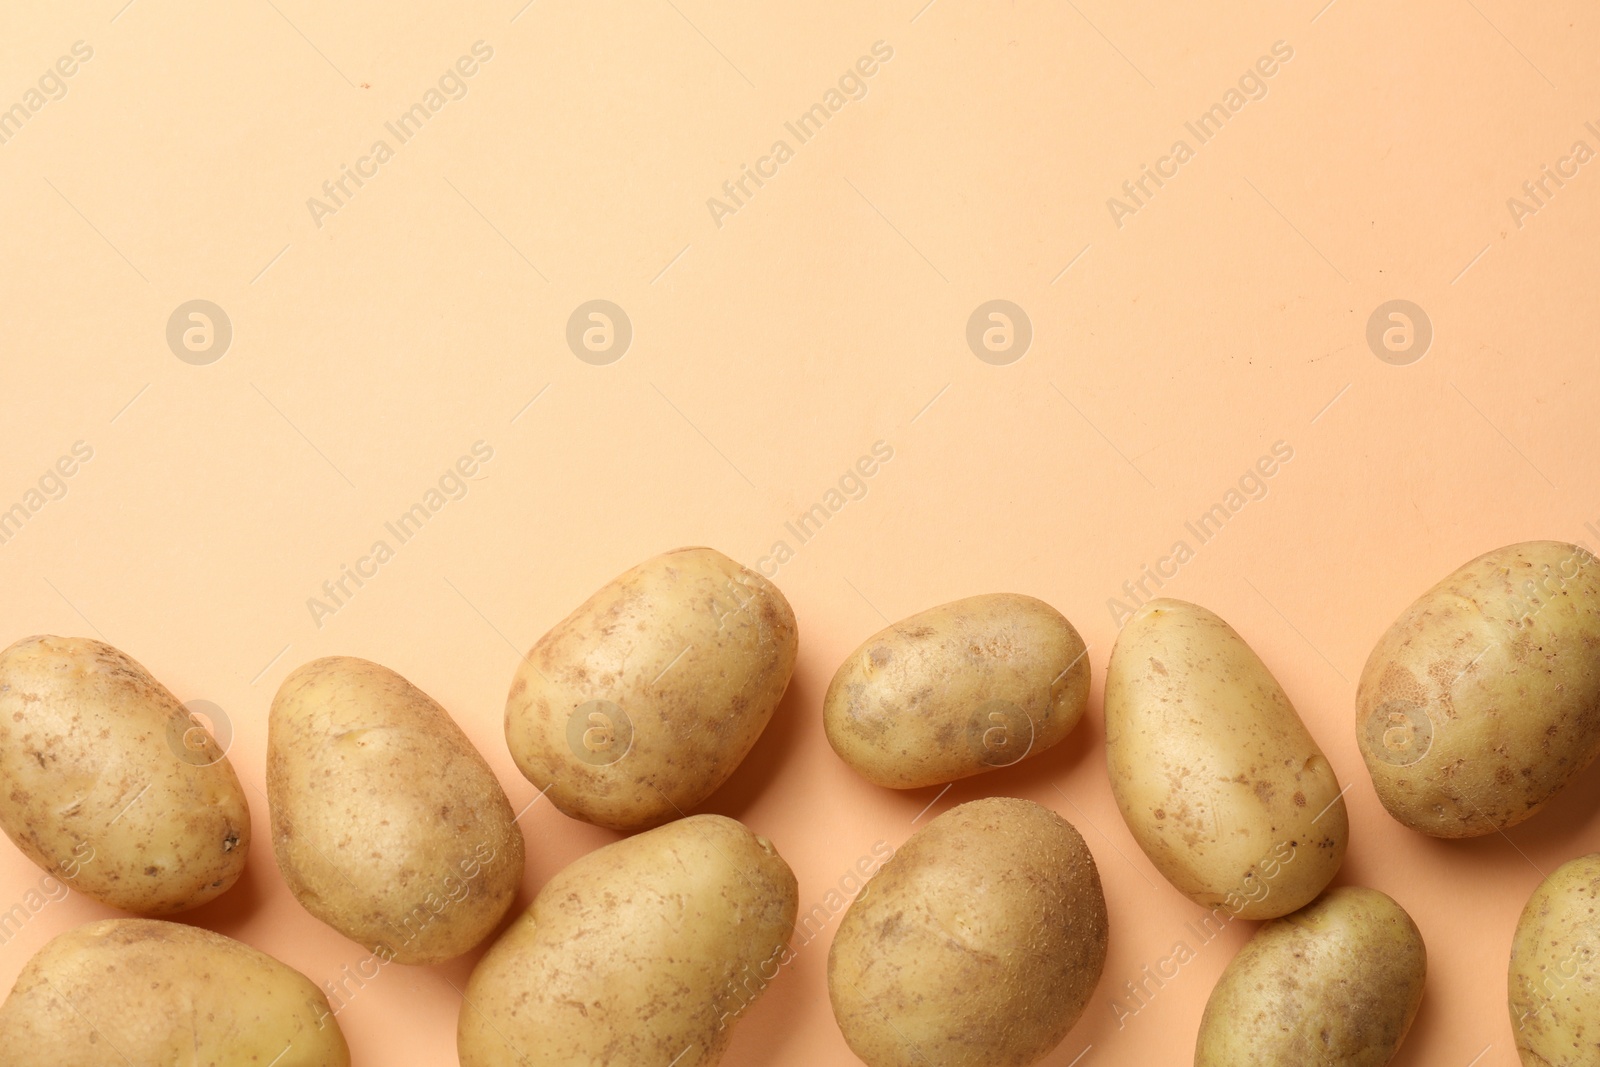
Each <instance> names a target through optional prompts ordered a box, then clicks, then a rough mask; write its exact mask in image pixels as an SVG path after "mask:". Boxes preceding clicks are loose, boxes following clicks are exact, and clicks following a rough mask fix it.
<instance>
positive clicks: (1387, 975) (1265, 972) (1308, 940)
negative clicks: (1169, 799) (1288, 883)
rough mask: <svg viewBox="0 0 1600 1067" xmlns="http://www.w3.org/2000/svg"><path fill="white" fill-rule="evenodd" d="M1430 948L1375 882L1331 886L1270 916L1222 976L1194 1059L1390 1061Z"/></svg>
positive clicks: (1205, 1065) (1274, 1064)
mask: <svg viewBox="0 0 1600 1067" xmlns="http://www.w3.org/2000/svg"><path fill="white" fill-rule="evenodd" d="M1427 971H1428V951H1427V948H1426V947H1425V946H1424V945H1423V943H1422V933H1421V931H1419V930H1418V929H1417V924H1416V923H1414V922H1412V921H1411V916H1409V915H1407V914H1406V912H1405V909H1403V908H1401V907H1400V905H1399V904H1396V903H1395V902H1394V901H1393V900H1391V899H1390V898H1389V897H1388V896H1386V895H1384V894H1383V893H1380V892H1378V891H1377V890H1376V889H1361V888H1357V887H1354V886H1341V887H1339V888H1337V889H1330V890H1328V891H1327V892H1326V893H1324V894H1322V895H1321V896H1320V897H1318V898H1317V899H1316V900H1314V901H1312V902H1311V903H1310V904H1308V905H1306V906H1305V907H1304V908H1301V909H1300V910H1299V911H1297V912H1294V913H1293V914H1291V915H1287V916H1285V917H1283V918H1281V919H1274V920H1272V921H1271V922H1269V923H1266V924H1264V925H1263V926H1262V927H1261V929H1259V930H1257V931H1256V932H1255V935H1254V936H1253V937H1251V938H1250V940H1249V941H1248V942H1246V943H1245V946H1244V948H1242V949H1240V950H1239V954H1238V955H1237V956H1235V957H1234V958H1233V960H1232V962H1230V963H1229V964H1228V966H1227V968H1226V969H1225V970H1224V971H1223V972H1222V977H1221V978H1219V979H1217V984H1216V987H1215V988H1214V989H1212V991H1211V999H1210V1000H1209V1001H1207V1002H1206V1010H1205V1015H1204V1016H1202V1017H1201V1020H1200V1036H1199V1038H1198V1040H1197V1041H1196V1042H1195V1053H1194V1065H1195V1067H1239V1065H1240V1064H1250V1065H1251V1067H1306V1065H1307V1064H1321V1063H1329V1064H1333V1063H1337V1064H1341V1065H1345V1067H1383V1065H1384V1064H1386V1063H1388V1062H1389V1061H1390V1060H1391V1059H1393V1058H1394V1055H1395V1053H1396V1052H1397V1051H1398V1050H1399V1048H1400V1043H1401V1042H1402V1041H1404V1040H1405V1036H1406V1032H1407V1031H1408V1030H1410V1029H1411V1023H1412V1020H1414V1019H1415V1018H1416V1017H1417V1009H1418V1007H1420V1006H1421V1004H1422V987H1423V981H1424V979H1425V978H1426V976H1427Z"/></svg>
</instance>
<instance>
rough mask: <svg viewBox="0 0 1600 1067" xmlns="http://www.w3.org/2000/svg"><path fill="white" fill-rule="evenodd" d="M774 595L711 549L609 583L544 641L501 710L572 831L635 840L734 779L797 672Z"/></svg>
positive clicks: (668, 556)
mask: <svg viewBox="0 0 1600 1067" xmlns="http://www.w3.org/2000/svg"><path fill="white" fill-rule="evenodd" d="M795 650H796V631H795V622H794V612H793V611H792V610H790V608H789V602H788V601H786V600H785V599H784V598H783V594H782V593H780V592H778V588H777V586H775V585H773V584H772V583H771V582H769V581H767V580H766V579H765V578H763V577H761V576H760V575H759V574H756V573H755V572H754V571H750V570H746V569H745V568H744V567H741V566H739V564H737V563H735V562H734V561H733V560H731V559H729V558H728V557H727V556H724V555H723V554H722V553H720V552H716V551H713V550H712V549H709V548H680V549H677V550H675V551H672V552H667V553H665V554H663V555H660V556H655V557H653V558H651V559H648V560H645V561H644V562H643V563H641V564H639V565H638V566H637V567H634V568H633V569H632V570H630V571H628V572H627V573H626V574H623V575H621V576H620V577H618V578H616V579H615V580H614V581H611V582H609V583H608V584H607V585H606V586H605V587H604V588H602V589H601V590H600V591H599V592H597V593H595V594H594V595H593V596H591V597H590V598H589V599H588V600H587V601H585V602H584V603H583V605H582V606H581V607H579V608H578V610H576V611H574V612H573V613H572V614H571V615H568V616H567V617H566V618H565V619H563V620H562V621H561V622H559V623H557V624H556V626H555V628H554V629H552V630H551V631H550V632H549V633H547V634H545V635H544V636H543V637H541V638H540V639H539V641H538V643H537V644H535V645H534V646H533V650H532V651H531V652H529V653H528V655H527V656H526V657H525V658H524V659H523V661H522V663H521V665H520V666H519V667H518V668H517V675H516V678H515V680H514V681H513V682H512V685H511V695H510V697H509V698H508V699H507V700H506V743H507V744H508V745H510V747H511V755H512V758H513V759H515V760H516V761H517V766H518V767H519V768H521V770H522V773H523V774H524V775H526V776H527V778H528V780H529V781H530V782H532V783H533V784H534V785H536V786H538V787H539V788H540V789H545V788H548V789H549V793H548V794H547V795H548V796H549V797H550V800H551V801H552V802H553V803H554V804H555V806H556V807H557V808H559V809H561V810H562V811H563V812H565V813H566V814H568V815H571V816H572V817H574V818H578V819H585V820H587V821H589V822H592V823H596V824H598V825H600V826H607V827H610V828H611V829H613V830H638V829H643V828H645V827H649V826H656V825H658V824H660V823H663V822H665V821H667V820H668V819H672V818H676V817H678V816H681V815H683V814H684V813H685V812H687V811H689V810H690V809H691V808H693V807H694V806H695V805H697V804H699V803H700V802H701V801H702V800H704V799H706V797H708V796H710V795H711V794H712V793H713V792H715V791H716V789H717V787H718V786H720V785H722V783H723V782H725V781H727V780H728V776H729V775H731V774H732V773H733V772H734V769H735V768H736V767H738V766H739V763H740V761H742V760H743V759H744V757H745V756H746V755H747V754H748V753H749V751H750V749H751V748H752V747H753V746H754V745H755V743H756V739H757V738H758V737H760V736H761V731H762V730H764V729H766V726H767V722H768V721H769V720H770V719H771V718H772V713H773V711H774V710H776V709H777V706H778V701H779V700H781V699H782V697H783V692H784V689H785V688H786V687H787V686H788V684H789V676H790V675H791V674H792V673H793V672H794V660H795Z"/></svg>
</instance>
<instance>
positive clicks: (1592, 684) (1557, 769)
mask: <svg viewBox="0 0 1600 1067" xmlns="http://www.w3.org/2000/svg"><path fill="white" fill-rule="evenodd" d="M1356 739H1357V742H1358V743H1359V744H1360V746H1361V755H1362V757H1363V758H1365V760H1366V762H1367V770H1368V771H1369V772H1370V773H1371V775H1372V785H1373V788H1375V789H1376V790H1377V793H1378V799H1379V800H1381V801H1383V806H1384V807H1385V808H1387V809H1388V811H1389V814H1390V815H1393V816H1394V817H1395V818H1396V819H1397V820H1399V821H1400V822H1401V823H1403V824H1404V825H1406V826H1409V827H1410V828H1411V829H1413V830H1417V831H1420V832H1422V833H1425V834H1431V835H1433V836H1434V837H1479V836H1482V835H1483V834H1490V833H1494V832H1495V831H1496V830H1504V829H1506V828H1507V827H1511V826H1515V825H1517V824H1518V823H1520V822H1522V821H1523V820H1524V819H1527V818H1529V817H1530V816H1532V815H1533V814H1534V813H1535V812H1537V811H1538V810H1539V809H1540V808H1542V807H1543V806H1544V805H1545V803H1546V802H1547V801H1549V800H1550V798H1551V797H1553V796H1555V794H1556V793H1558V792H1559V791H1560V790H1561V789H1562V787H1563V786H1565V785H1566V784H1567V783H1568V782H1569V781H1571V780H1572V778H1573V777H1574V776H1575V775H1577V774H1578V773H1579V772H1580V771H1582V770H1583V769H1584V768H1585V767H1587V766H1589V764H1590V763H1592V762H1593V761H1594V758H1595V756H1596V755H1597V754H1600V561H1597V560H1596V559H1595V557H1594V556H1592V555H1590V554H1589V553H1588V552H1587V551H1585V550H1584V549H1581V548H1579V547H1578V546H1576V545H1569V544H1563V543H1562V542H1559V541H1529V542H1526V543H1524V544H1516V545H1508V546H1506V547H1505V548H1500V549H1496V550H1495V551H1493V552H1489V553H1487V554H1485V555H1482V556H1479V557H1478V558H1477V559H1475V560H1473V561H1471V562H1470V563H1467V564H1466V565H1465V566H1463V567H1461V568H1460V569H1458V570H1456V571H1455V572H1454V573H1452V574H1450V575H1449V576H1448V577H1446V578H1445V579H1444V580H1443V581H1441V582H1440V583H1439V584H1438V585H1436V586H1434V587H1433V588H1432V589H1430V590H1428V591H1427V592H1426V593H1424V594H1423V595H1422V596H1421V597H1420V598H1419V599H1418V600H1417V601H1416V603H1414V604H1412V605H1411V606H1410V607H1409V608H1407V609H1406V610H1405V612H1404V613H1403V614H1401V616H1400V618H1399V619H1397V620H1395V623H1394V625H1392V626H1390V627H1389V629H1388V631H1387V632H1385V633H1384V635H1383V637H1381V638H1380V639H1379V640H1378V644H1377V646H1376V647H1374V648H1373V650H1372V654H1371V655H1370V656H1369V657H1368V658H1367V665H1366V667H1365V669H1364V670H1363V671H1362V672H1361V681H1360V684H1359V685H1358V687H1357V689H1356Z"/></svg>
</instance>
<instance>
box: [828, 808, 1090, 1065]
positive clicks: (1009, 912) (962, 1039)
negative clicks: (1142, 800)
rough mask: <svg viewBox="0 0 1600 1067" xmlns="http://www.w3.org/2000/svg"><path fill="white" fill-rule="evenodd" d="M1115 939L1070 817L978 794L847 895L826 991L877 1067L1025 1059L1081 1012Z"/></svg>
mask: <svg viewBox="0 0 1600 1067" xmlns="http://www.w3.org/2000/svg"><path fill="white" fill-rule="evenodd" d="M1106 936H1107V927H1106V902H1105V897H1104V896H1103V895H1102V894H1101V890H1100V875H1099V872H1098V871H1097V870H1096V869H1095V865H1094V857H1093V856H1091V855H1090V854H1089V849H1088V846H1086V845H1085V844H1084V843H1083V838H1082V836H1080V835H1079V833H1078V831H1077V830H1075V829H1074V828H1073V826H1072V824H1071V823H1069V822H1067V821H1066V820H1065V819H1063V818H1061V817H1060V816H1058V815H1056V814H1055V813H1054V812H1052V811H1050V810H1049V809H1047V808H1043V807H1040V806H1039V805H1038V804H1035V803H1033V802H1032V801H1028V800H1012V799H1008V798H1005V797H992V798H989V799H985V800H975V801H972V802H971V803H968V804H962V805H961V806H959V807H956V808H952V809H951V810H949V811H947V812H945V813H944V814H943V815H940V816H939V817H938V818H936V819H934V820H933V821H932V822H931V823H929V824H928V825H927V826H924V827H923V828H922V829H921V830H919V831H917V832H916V833H915V834H913V835H912V836H911V839H910V840H908V841H907V842H906V843H905V844H904V845H902V846H901V848H900V851H899V852H897V853H895V855H894V857H893V858H892V859H890V860H889V861H888V862H887V863H885V864H884V865H883V867H882V868H880V869H879V870H878V872H877V873H876V874H875V875H873V877H872V881H871V882H869V883H867V887H866V888H865V889H863V890H862V891H861V894H860V895H859V896H858V897H857V898H856V899H855V901H854V902H852V903H851V905H850V910H849V911H848V912H846V913H845V917H844V918H843V919H842V920H841V921H840V923H839V931H838V933H837V934H836V935H835V936H834V939H833V947H832V949H831V950H830V951H829V953H828V995H829V997H830V998H831V999H832V1001H833V1014H834V1017H835V1018H836V1019H837V1020H838V1023H839V1030H840V1031H841V1032H842V1033H843V1034H844V1039H845V1041H846V1042H847V1043H848V1044H849V1045H850V1049H851V1051H853V1052H854V1053H855V1054H856V1055H857V1056H859V1057H860V1058H861V1059H862V1060H863V1061H864V1062H865V1063H867V1064H868V1067H928V1065H929V1064H937V1065H938V1067H1001V1065H1005V1067H1023V1065H1025V1064H1031V1063H1035V1062H1037V1061H1038V1060H1040V1059H1042V1058H1043V1057H1044V1056H1045V1055H1046V1054H1048V1053H1049V1052H1050V1050H1051V1049H1053V1048H1055V1047H1056V1045H1058V1044H1060V1042H1061V1039H1062V1038H1064V1037H1066V1035H1067V1031H1069V1030H1070V1029H1072V1025H1073V1024H1074V1023H1075V1022H1077V1020H1078V1017H1079V1016H1080V1015H1081V1014H1082V1013H1083V1009H1084V1006H1085V1005H1086V1004H1087V1003H1088V1000H1089V996H1090V994H1092V993H1093V992H1094V987H1095V983H1096V982H1098V981H1099V980H1100V972H1101V970H1102V969H1103V968H1104V967H1105V961H1106Z"/></svg>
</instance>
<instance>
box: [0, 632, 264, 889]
mask: <svg viewBox="0 0 1600 1067" xmlns="http://www.w3.org/2000/svg"><path fill="white" fill-rule="evenodd" d="M0 781H4V782H5V790H4V791H3V792H0V826H3V827H4V828H5V832H6V835H7V836H8V837H10V838H11V840H12V841H14V842H16V845H17V847H18V848H20V849H21V850H22V851H23V852H24V853H25V854H26V855H27V857H28V858H29V859H31V860H32V861H33V862H34V863H37V864H38V865H39V866H40V867H42V868H43V869H44V870H46V871H48V872H50V873H51V874H53V875H55V876H56V877H57V878H60V879H61V880H62V881H64V882H65V883H67V884H68V885H70V886H72V887H73V888H74V889H77V890H78V891H79V892H82V893H84V894H86V895H88V896H91V897H93V898H95V899H96V900H98V901H100V902H102V903H104V904H109V905H111V906H112V907H114V908H121V909H122V910H124V911H131V912H135V913H137V914H141V915H166V914H171V913H173V912H178V911H183V910H185V909H188V908H195V907H199V906H200V905H201V904H204V903H206V902H207V901H209V900H212V899H213V898H215V897H216V896H218V895H219V894H221V893H223V892H225V891H227V889H228V888H229V887H230V886H232V885H233V883H234V882H236V881H237V880H238V878H239V875H240V873H242V872H243V870H244V862H245V856H246V855H247V854H248V852H249V851H250V806H249V804H248V802H246V800H245V796H244V789H243V788H241V787H240V785H239V778H238V776H237V775H235V774H234V772H233V766H232V765H231V764H230V763H229V762H228V760H227V757H226V756H225V755H224V754H223V752H222V750H221V749H220V748H218V747H217V744H216V742H215V741H214V740H213V739H212V738H211V736H210V734H208V733H207V732H206V731H205V730H204V729H203V728H201V727H200V726H199V725H198V724H197V722H196V720H195V719H194V718H193V717H192V716H191V715H190V714H189V712H188V711H186V710H185V709H184V706H183V705H182V704H180V703H178V698H177V697H175V696H173V695H172V694H171V693H169V692H168V691H167V690H166V688H165V687H164V686H162V684H161V683H160V682H158V681H156V680H155V679H154V678H152V677H151V676H150V672H148V671H146V670H145V669H144V668H143V667H141V666H140V665H139V664H137V663H135V662H134V661H133V659H132V658H131V657H129V656H128V655H126V654H125V653H123V652H121V651H119V650H118V649H115V648H113V647H111V646H110V645H108V644H106V643H105V642H103V641H93V640H89V639H88V638H74V637H26V638H23V639H22V640H21V641H18V642H17V643H16V644H14V645H12V646H11V647H10V648H8V649H6V650H5V651H4V652H0Z"/></svg>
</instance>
